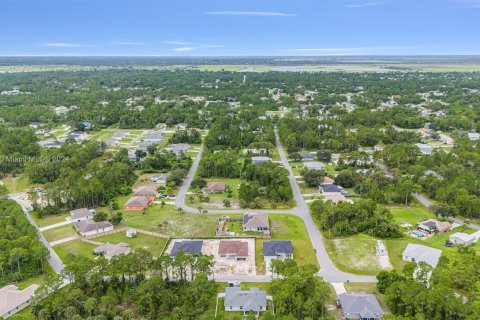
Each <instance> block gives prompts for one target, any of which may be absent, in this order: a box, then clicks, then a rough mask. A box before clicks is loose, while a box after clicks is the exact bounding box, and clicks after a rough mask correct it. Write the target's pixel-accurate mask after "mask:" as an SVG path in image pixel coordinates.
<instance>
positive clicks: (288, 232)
mask: <svg viewBox="0 0 480 320" xmlns="http://www.w3.org/2000/svg"><path fill="white" fill-rule="evenodd" d="M269 220H270V226H271V228H272V240H291V241H292V246H293V257H294V260H295V261H296V262H297V264H298V265H307V264H313V265H315V266H317V267H318V261H317V259H316V255H315V251H314V250H313V247H312V243H311V241H310V237H309V236H308V232H307V228H306V227H305V224H304V222H303V220H302V219H300V218H299V217H296V216H292V215H288V214H270V215H269ZM269 240H270V239H257V240H256V241H255V261H256V265H257V273H258V274H264V273H265V272H266V270H265V262H264V260H263V254H262V250H263V249H262V248H263V245H262V243H263V242H264V241H269Z"/></svg>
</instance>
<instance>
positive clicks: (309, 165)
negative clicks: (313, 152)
mask: <svg viewBox="0 0 480 320" xmlns="http://www.w3.org/2000/svg"><path fill="white" fill-rule="evenodd" d="M303 167H304V168H305V169H310V170H325V165H324V164H323V163H322V162H318V161H312V162H305V163H304V164H303Z"/></svg>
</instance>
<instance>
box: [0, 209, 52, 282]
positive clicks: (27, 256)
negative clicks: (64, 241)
mask: <svg viewBox="0 0 480 320" xmlns="http://www.w3.org/2000/svg"><path fill="white" fill-rule="evenodd" d="M48 255H49V253H48V250H47V249H46V248H45V247H44V246H43V244H42V243H41V242H40V241H39V240H38V235H37V231H36V230H35V228H34V227H33V226H32V225H31V224H30V223H29V222H28V220H27V218H25V215H24V213H23V211H22V208H21V207H20V206H19V205H18V204H17V203H15V202H14V201H12V200H0V269H1V274H0V287H2V286H3V285H5V284H8V283H11V282H16V281H22V280H25V279H29V278H31V277H34V276H37V275H41V274H43V273H44V272H45V271H46V268H48V263H47V257H48Z"/></svg>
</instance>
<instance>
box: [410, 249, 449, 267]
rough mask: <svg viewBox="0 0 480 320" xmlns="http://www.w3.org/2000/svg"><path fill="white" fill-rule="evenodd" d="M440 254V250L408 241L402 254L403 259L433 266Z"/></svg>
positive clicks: (435, 264)
mask: <svg viewBox="0 0 480 320" xmlns="http://www.w3.org/2000/svg"><path fill="white" fill-rule="evenodd" d="M441 255H442V250H438V249H434V248H430V247H427V246H424V245H421V244H413V243H409V244H408V245H407V247H406V248H405V250H404V251H403V254H402V259H403V261H408V262H415V263H417V264H418V263H419V262H422V261H423V262H426V263H428V264H429V265H431V266H432V267H433V268H435V267H436V266H437V264H438V260H439V259H440V256H441Z"/></svg>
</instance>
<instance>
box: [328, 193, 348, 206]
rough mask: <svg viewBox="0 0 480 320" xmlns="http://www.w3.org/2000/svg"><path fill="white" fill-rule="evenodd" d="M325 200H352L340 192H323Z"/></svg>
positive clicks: (334, 201)
mask: <svg viewBox="0 0 480 320" xmlns="http://www.w3.org/2000/svg"><path fill="white" fill-rule="evenodd" d="M324 197H325V201H332V202H333V203H335V204H337V203H340V202H349V203H353V201H352V200H349V199H347V198H346V197H345V196H344V195H343V194H341V193H325V194H324Z"/></svg>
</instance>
